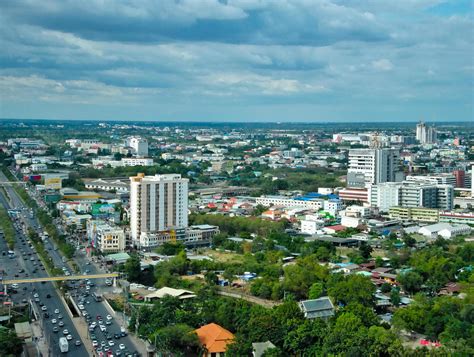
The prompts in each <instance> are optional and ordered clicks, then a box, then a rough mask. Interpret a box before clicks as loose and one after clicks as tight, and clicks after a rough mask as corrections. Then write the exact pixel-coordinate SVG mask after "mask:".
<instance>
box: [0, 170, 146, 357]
mask: <svg viewBox="0 0 474 357" xmlns="http://www.w3.org/2000/svg"><path fill="white" fill-rule="evenodd" d="M2 176H3V173H1V172H0V181H1V180H3V178H4V177H3V178H2ZM4 187H5V189H7V190H8V194H9V195H10V197H11V198H12V201H13V202H14V204H13V206H14V207H16V208H26V207H24V204H23V202H22V201H21V199H20V198H19V197H18V195H17V194H16V192H15V190H14V189H13V188H12V187H9V185H4ZM30 194H32V196H33V197H34V198H39V197H37V196H36V197H35V194H36V193H35V192H31V193H30ZM37 201H40V200H38V199H37ZM39 204H40V206H42V205H43V204H42V202H41V201H40V202H39ZM23 217H24V219H25V221H26V222H27V224H28V225H29V226H30V227H33V228H34V229H35V231H36V232H37V233H38V234H41V233H42V232H43V228H42V227H41V226H40V224H39V222H38V221H37V219H36V217H31V216H30V215H29V214H25V215H23ZM44 246H45V248H46V249H47V251H48V253H49V255H50V256H51V258H52V259H53V262H54V265H55V266H56V267H59V268H67V269H69V267H68V266H67V264H65V263H64V262H63V257H62V256H61V254H60V253H59V251H58V249H57V247H56V246H55V245H54V243H53V242H52V241H51V240H50V239H48V240H47V241H46V242H45V243H44ZM74 260H75V261H76V263H77V265H78V266H79V267H80V269H82V272H84V273H85V272H86V271H87V275H88V274H104V273H106V272H105V271H103V270H102V269H101V268H100V267H97V266H95V265H94V264H93V263H91V261H90V260H89V258H88V257H87V256H86V254H85V252H84V250H77V251H76V255H75V257H74ZM69 270H70V269H69ZM31 276H32V275H30V277H31ZM35 277H36V276H35ZM5 278H7V277H5ZM8 278H11V279H15V277H11V276H8ZM81 281H82V282H84V280H81ZM94 282H95V284H93V285H94V286H89V289H88V290H87V285H86V284H74V285H73V286H74V288H73V290H71V295H72V296H73V299H74V301H75V303H76V305H79V304H80V302H81V301H82V302H83V303H82V305H84V311H86V312H87V313H88V314H89V315H90V316H91V318H92V317H93V318H94V320H95V321H96V323H97V322H98V320H97V317H98V316H100V317H102V319H103V320H104V325H105V320H106V316H107V315H109V314H110V312H109V310H107V308H106V306H105V303H104V302H96V301H95V300H94V299H93V298H92V297H91V294H92V293H93V292H94V291H98V292H99V293H103V292H108V291H111V290H113V288H110V287H107V286H106V285H105V278H103V279H96V280H94ZM36 285H40V286H41V287H42V288H43V289H44V288H45V287H48V286H49V287H51V289H53V290H54V288H53V286H52V284H51V283H45V284H41V283H36ZM81 285H82V286H81ZM48 293H49V294H50V295H51V296H53V295H52V294H51V293H50V292H45V294H44V295H46V294H48ZM55 294H56V292H55ZM48 310H49V306H48ZM63 315H65V314H63ZM84 320H85V319H84ZM94 320H90V322H92V321H94ZM109 323H110V324H109V325H105V328H106V330H105V331H101V330H100V327H99V326H97V327H96V328H95V330H94V332H93V334H95V338H96V341H97V343H98V344H99V345H105V348H99V349H98V350H97V352H98V355H101V354H100V352H101V351H102V352H104V353H105V352H107V351H109V354H110V353H113V355H114V356H116V355H131V356H138V355H139V354H138V352H137V351H136V350H137V348H136V346H135V344H134V343H133V342H132V340H131V338H130V336H128V335H126V336H120V337H119V338H114V335H115V334H120V333H121V329H126V328H127V326H124V325H123V324H122V323H119V322H118V321H117V319H115V318H113V317H112V320H110V321H109ZM46 325H47V326H48V327H49V328H51V330H52V326H53V325H52V324H51V323H49V324H46ZM71 327H72V326H71ZM74 334H75V336H79V335H78V334H77V332H76V331H75V329H74ZM58 335H59V334H53V336H55V337H56V340H54V344H55V345H56V347H58V342H57V340H58V339H59V337H60V336H59V337H58ZM90 337H91V336H90V335H88V336H87V338H86V339H85V340H83V341H82V343H86V344H92V339H90ZM92 337H94V336H92ZM111 337H112V338H111ZM81 345H82V344H81ZM120 345H122V346H120ZM120 347H122V349H120ZM78 349H79V348H78ZM82 350H83V352H84V353H85V354H82V356H86V355H87V352H85V349H83V348H82ZM81 353H82V352H81ZM69 355H71V356H73V354H69Z"/></svg>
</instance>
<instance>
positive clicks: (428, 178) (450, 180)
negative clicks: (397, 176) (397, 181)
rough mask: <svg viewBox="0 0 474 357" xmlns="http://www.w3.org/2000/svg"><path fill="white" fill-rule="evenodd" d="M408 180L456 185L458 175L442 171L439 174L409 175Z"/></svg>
mask: <svg viewBox="0 0 474 357" xmlns="http://www.w3.org/2000/svg"><path fill="white" fill-rule="evenodd" d="M406 180H407V181H416V182H431V183H436V184H440V185H452V186H453V187H456V176H455V175H454V174H451V173H441V174H438V175H419V176H413V175H409V176H407V177H406Z"/></svg>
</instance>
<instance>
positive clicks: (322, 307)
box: [299, 296, 334, 319]
mask: <svg viewBox="0 0 474 357" xmlns="http://www.w3.org/2000/svg"><path fill="white" fill-rule="evenodd" d="M299 307H300V309H301V311H302V312H303V314H304V317H306V318H307V319H316V318H323V319H325V318H329V317H331V316H334V305H333V304H332V302H331V300H330V299H329V297H327V296H324V297H320V298H319V299H313V300H304V301H301V302H300V303H299Z"/></svg>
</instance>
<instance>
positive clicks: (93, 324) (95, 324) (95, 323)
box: [89, 321, 97, 328]
mask: <svg viewBox="0 0 474 357" xmlns="http://www.w3.org/2000/svg"><path fill="white" fill-rule="evenodd" d="M96 326H97V322H95V321H94V322H92V323H91V324H90V326H89V327H92V328H95V327H96Z"/></svg>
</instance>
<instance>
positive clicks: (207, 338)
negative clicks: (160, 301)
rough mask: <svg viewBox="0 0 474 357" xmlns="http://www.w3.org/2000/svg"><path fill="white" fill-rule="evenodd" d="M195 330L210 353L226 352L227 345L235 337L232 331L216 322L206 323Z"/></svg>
mask: <svg viewBox="0 0 474 357" xmlns="http://www.w3.org/2000/svg"><path fill="white" fill-rule="evenodd" d="M194 332H196V334H197V335H198V337H199V341H200V342H201V344H202V345H203V346H204V347H205V348H206V350H207V352H209V353H217V352H225V351H226V349H227V345H228V344H230V343H231V342H232V341H233V339H234V335H233V334H232V333H231V332H229V331H227V330H226V329H225V328H223V327H221V326H219V325H217V324H215V323H210V324H208V325H204V326H202V327H200V328H198V329H197V330H195V331H194Z"/></svg>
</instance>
